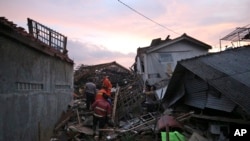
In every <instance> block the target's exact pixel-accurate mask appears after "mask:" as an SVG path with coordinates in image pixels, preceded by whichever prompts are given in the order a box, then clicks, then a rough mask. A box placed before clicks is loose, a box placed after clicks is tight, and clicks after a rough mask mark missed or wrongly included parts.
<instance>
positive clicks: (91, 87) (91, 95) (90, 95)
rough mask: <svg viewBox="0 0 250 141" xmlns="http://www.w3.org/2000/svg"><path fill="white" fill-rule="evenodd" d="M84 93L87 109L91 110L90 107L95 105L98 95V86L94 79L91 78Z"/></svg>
mask: <svg viewBox="0 0 250 141" xmlns="http://www.w3.org/2000/svg"><path fill="white" fill-rule="evenodd" d="M84 93H85V96H86V104H87V105H86V106H87V109H88V110H90V106H91V104H93V103H94V101H95V95H96V84H95V83H94V81H93V79H92V78H89V79H88V82H87V83H86V84H85V89H84Z"/></svg>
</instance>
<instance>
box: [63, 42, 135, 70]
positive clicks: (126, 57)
mask: <svg viewBox="0 0 250 141" xmlns="http://www.w3.org/2000/svg"><path fill="white" fill-rule="evenodd" d="M67 49H68V51H69V53H68V54H69V57H70V58H71V59H73V60H74V63H75V67H77V66H79V65H81V64H84V65H97V64H102V63H109V62H113V61H116V62H117V63H119V64H120V65H122V66H124V67H126V68H129V67H131V66H132V64H133V63H134V58H135V55H136V54H135V53H128V54H124V53H121V52H116V51H111V50H109V49H108V48H106V47H104V46H102V45H96V44H91V43H82V42H79V41H73V40H69V41H68V44H67Z"/></svg>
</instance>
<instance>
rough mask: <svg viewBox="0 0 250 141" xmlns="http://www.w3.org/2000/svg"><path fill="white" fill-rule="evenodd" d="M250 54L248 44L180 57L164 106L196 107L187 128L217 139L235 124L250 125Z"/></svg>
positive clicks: (188, 108) (224, 135) (223, 137)
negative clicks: (192, 56)
mask: <svg viewBox="0 0 250 141" xmlns="http://www.w3.org/2000/svg"><path fill="white" fill-rule="evenodd" d="M249 56H250V46H249V45H248V46H243V47H238V48H234V49H228V50H225V51H223V52H218V53H211V54H208V55H203V56H199V57H194V58H191V59H186V60H182V61H179V62H178V63H177V66H176V68H175V71H174V73H173V76H172V78H171V80H170V82H169V85H168V89H167V92H166V95H165V97H164V99H163V101H164V102H163V106H164V107H165V109H167V108H172V109H173V111H174V112H177V113H178V112H188V111H194V114H193V115H192V118H191V120H190V123H187V124H186V128H187V129H189V130H190V129H192V132H198V133H199V134H200V135H202V136H203V137H205V138H210V139H211V138H212V139H213V140H221V139H225V138H229V137H228V136H226V135H228V134H229V131H230V128H232V126H238V125H246V126H250V121H249V117H250V103H249V101H250V99H249V98H250V95H249V94H250V83H249V79H250V69H249V68H250V59H249ZM192 121H195V122H193V123H192ZM196 129H199V130H196Z"/></svg>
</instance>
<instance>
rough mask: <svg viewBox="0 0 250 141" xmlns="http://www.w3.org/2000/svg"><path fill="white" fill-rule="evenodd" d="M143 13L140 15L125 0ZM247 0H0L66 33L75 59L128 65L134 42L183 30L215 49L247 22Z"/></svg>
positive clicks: (23, 21)
mask: <svg viewBox="0 0 250 141" xmlns="http://www.w3.org/2000/svg"><path fill="white" fill-rule="evenodd" d="M123 3H124V4H126V5H128V6H130V7H132V8H133V9H135V10H136V11H138V12H140V13H141V14H143V15H144V16H145V17H147V18H149V19H150V20H149V19H147V18H145V17H143V16H142V15H139V14H138V13H136V12H135V11H133V10H131V9H130V8H129V7H127V6H125V5H124V4H123ZM249 13H250V0H120V1H118V0H1V1H0V16H3V17H6V18H7V19H8V20H9V21H13V22H14V23H15V24H17V25H18V26H21V27H23V28H25V29H26V30H27V18H31V19H33V20H35V21H37V22H39V23H41V24H43V25H45V26H47V27H50V28H52V29H53V30H55V31H57V32H59V33H61V34H63V35H65V36H67V37H68V44H67V49H68V51H69V57H70V58H71V59H73V60H74V62H75V67H76V66H78V65H79V64H85V65H95V64H100V63H108V62H112V61H116V62H117V63H119V64H121V65H123V66H125V67H127V68H128V67H130V66H131V65H132V64H133V63H134V59H135V55H136V50H137V48H138V47H146V46H149V45H150V43H151V41H152V39H155V38H162V39H165V38H166V37H167V36H168V35H170V38H172V39H173V38H176V37H178V36H181V35H182V34H183V33H186V34H187V35H189V36H191V37H194V38H196V39H198V40H200V41H202V42H205V43H207V44H209V45H211V46H212V47H213V48H214V50H218V49H219V39H220V38H222V37H224V36H226V35H227V34H229V33H230V32H231V31H233V30H234V29H235V28H236V27H243V26H246V25H248V24H250V14H249Z"/></svg>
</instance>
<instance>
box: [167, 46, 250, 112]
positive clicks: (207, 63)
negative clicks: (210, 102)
mask: <svg viewBox="0 0 250 141" xmlns="http://www.w3.org/2000/svg"><path fill="white" fill-rule="evenodd" d="M249 56H250V46H245V47H240V48H235V49H230V50H226V51H223V52H219V53H211V54H209V55H204V56H200V57H195V58H191V59H187V60H183V61H180V62H178V64H177V67H176V69H175V71H174V74H173V77H172V79H171V80H170V83H169V85H168V90H167V94H168V93H171V92H172V91H174V90H175V88H176V86H175V85H176V84H175V83H178V82H179V81H180V80H181V77H182V76H183V75H182V74H183V73H184V72H185V71H186V70H189V71H190V72H192V73H194V74H195V75H197V76H198V77H200V78H201V79H202V80H204V81H206V82H208V84H209V85H211V86H213V87H214V88H215V89H217V90H218V91H219V92H220V93H221V94H223V95H224V96H226V97H227V98H229V99H230V100H232V101H233V102H234V103H236V104H237V105H239V106H240V107H241V108H242V109H243V110H245V111H246V112H247V113H248V114H250V103H249V101H250V82H249V80H250V75H249V74H250V60H249Z"/></svg>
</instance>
